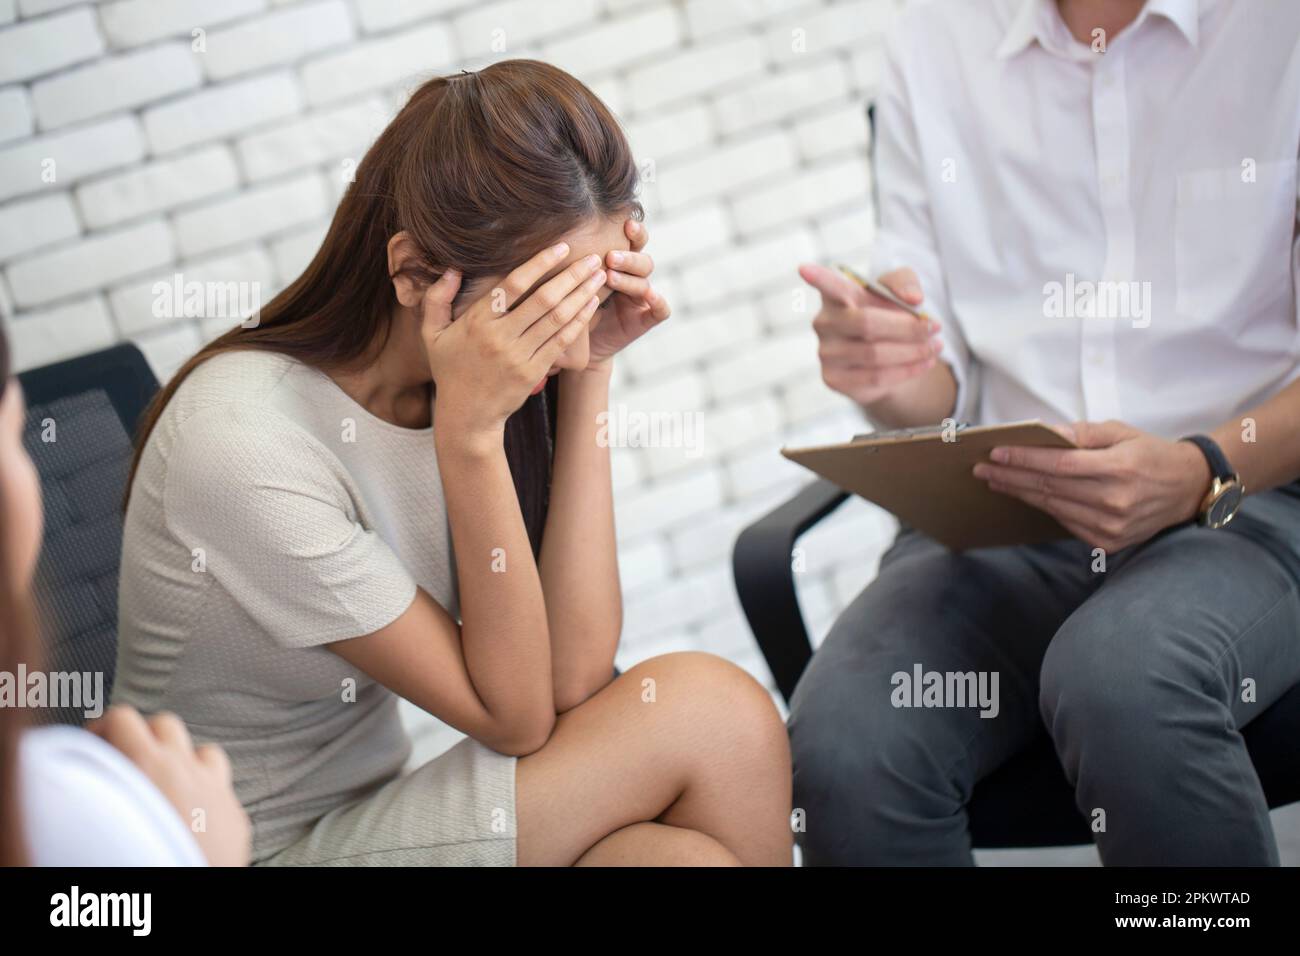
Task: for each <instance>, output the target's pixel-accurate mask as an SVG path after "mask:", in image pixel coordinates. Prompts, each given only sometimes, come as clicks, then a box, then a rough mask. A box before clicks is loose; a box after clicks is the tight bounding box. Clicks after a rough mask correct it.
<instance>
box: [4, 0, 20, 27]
mask: <svg viewBox="0 0 1300 956" xmlns="http://www.w3.org/2000/svg"><path fill="white" fill-rule="evenodd" d="M17 19H18V2H17V0H0V26H5V25H8V24H10V23H13V22H14V21H15V20H17Z"/></svg>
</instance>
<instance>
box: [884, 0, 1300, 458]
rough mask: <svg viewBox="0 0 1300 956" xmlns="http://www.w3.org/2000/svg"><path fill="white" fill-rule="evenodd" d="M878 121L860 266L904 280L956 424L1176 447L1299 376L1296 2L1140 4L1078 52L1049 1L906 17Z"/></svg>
mask: <svg viewBox="0 0 1300 956" xmlns="http://www.w3.org/2000/svg"><path fill="white" fill-rule="evenodd" d="M1103 49H1104V52H1102V50H1103ZM876 129H877V144H876V175H877V182H878V187H877V189H878V194H879V202H880V220H881V223H880V233H879V236H878V240H877V246H876V249H875V252H874V255H873V262H872V267H873V269H874V270H875V271H876V272H884V271H886V270H888V269H891V268H894V267H897V266H900V265H907V266H911V267H912V268H913V269H915V270H916V272H917V274H918V275H919V276H920V278H921V285H922V288H923V290H924V292H925V295H926V300H927V305H926V308H927V309H928V310H930V311H931V312H933V313H934V314H935V316H936V317H937V318H939V319H940V320H941V321H942V322H943V323H944V331H943V339H944V352H943V358H944V359H945V360H946V361H947V362H948V363H949V364H950V365H951V366H952V369H953V373H954V375H955V376H956V378H957V382H958V406H957V412H956V414H957V417H959V418H963V419H967V420H971V421H979V422H985V423H993V422H1003V421H1015V420H1019V419H1026V418H1042V419H1044V420H1046V421H1053V422H1058V421H1072V420H1078V419H1087V420H1094V421H1096V420H1104V419H1109V418H1116V419H1120V420H1123V421H1126V422H1128V423H1130V424H1132V425H1135V426H1137V427H1138V428H1142V429H1146V430H1148V431H1152V432H1154V433H1156V434H1160V435H1164V436H1166V437H1170V438H1174V437H1179V436H1181V435H1184V434H1188V433H1191V432H1200V431H1207V430H1209V429H1210V428H1212V427H1215V426H1218V425H1220V424H1222V423H1223V422H1225V421H1228V420H1230V419H1234V418H1236V417H1238V416H1240V415H1241V414H1242V413H1243V412H1244V411H1245V410H1246V409H1248V408H1250V407H1252V406H1253V405H1256V404H1258V403H1260V402H1261V401H1263V400H1264V399H1266V398H1268V397H1269V396H1271V395H1273V394H1274V393H1276V392H1277V391H1279V390H1280V389H1281V388H1282V387H1283V386H1285V385H1286V384H1287V383H1288V382H1290V381H1291V380H1293V379H1295V378H1297V377H1300V329H1298V328H1297V321H1296V313H1297V300H1296V288H1297V275H1298V274H1300V242H1297V221H1298V208H1300V198H1298V195H1297V178H1296V160H1297V156H1298V155H1300V2H1297V0H1251V2H1239V0H1148V3H1147V4H1146V6H1145V8H1144V9H1143V10H1142V12H1141V14H1140V15H1139V17H1138V18H1137V19H1136V20H1135V21H1134V22H1133V23H1132V24H1131V25H1130V26H1129V27H1127V28H1126V29H1124V30H1123V31H1122V32H1121V33H1120V34H1118V35H1117V36H1111V37H1104V36H1100V35H1094V39H1093V42H1092V43H1091V44H1083V43H1080V42H1079V41H1078V40H1076V39H1075V38H1074V37H1073V36H1072V35H1071V34H1070V31H1069V29H1068V28H1067V27H1066V25H1065V23H1064V21H1063V20H1062V19H1061V16H1060V12H1059V10H1058V9H1057V6H1056V3H1055V2H1054V0H936V2H933V3H926V4H916V5H914V6H911V7H909V8H908V9H907V10H906V11H905V12H904V13H903V14H902V15H901V16H900V18H899V20H898V22H897V24H896V27H895V30H894V32H893V35H892V36H891V39H890V43H889V50H888V67H887V70H886V77H885V81H884V84H883V87H882V92H881V96H880V98H879V100H878V102H877V107H876Z"/></svg>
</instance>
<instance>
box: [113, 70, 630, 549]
mask: <svg viewBox="0 0 1300 956" xmlns="http://www.w3.org/2000/svg"><path fill="white" fill-rule="evenodd" d="M636 183H637V175H636V163H635V161H634V159H633V157H632V152H631V150H630V149H629V148H628V144H627V140H626V139H625V138H624V136H623V133H622V131H621V130H620V129H619V126H618V123H617V121H616V120H615V119H614V116H613V114H611V113H610V112H609V110H608V109H607V108H606V106H605V105H604V104H603V103H602V102H601V101H600V100H599V99H598V98H597V97H596V95H595V94H594V93H592V92H591V90H589V89H587V87H586V86H584V85H583V84H582V83H580V82H579V81H578V80H576V79H574V78H573V77H572V76H570V75H569V74H567V73H565V72H564V71H563V70H560V69H558V68H556V67H553V66H550V65H549V64H546V63H540V62H537V61H534V60H505V61H502V62H500V63H495V64H493V65H491V66H489V67H486V68H484V69H482V70H480V71H478V72H476V73H464V72H462V73H458V74H456V75H454V76H444V77H439V78H437V79H433V80H430V81H428V82H427V83H425V84H424V85H422V86H421V87H420V88H419V89H417V90H416V91H415V93H414V94H413V95H412V96H411V98H410V100H409V101H408V102H407V103H406V105H405V106H404V107H402V109H401V111H400V112H399V113H398V114H397V116H396V117H395V118H394V119H393V121H392V122H391V123H390V124H389V125H388V127H387V128H386V129H385V130H384V131H383V132H382V133H380V134H379V138H378V139H377V140H376V141H375V143H374V145H373V146H371V147H370V149H369V151H368V152H367V153H366V155H365V157H364V158H363V159H362V161H361V163H360V164H359V165H358V166H357V169H356V177H355V180H354V181H353V182H352V183H351V184H350V185H349V186H348V188H347V191H346V192H345V193H344V195H343V199H342V201H341V202H340V203H339V207H338V209H337V210H336V211H335V213H334V220H333V222H332V223H331V225H330V228H329V232H328V233H327V234H326V236H325V239H324V241H323V242H322V243H321V247H320V249H319V250H318V251H317V253H316V256H315V258H313V259H312V261H311V263H310V264H309V265H308V266H307V268H306V269H305V270H304V271H303V273H302V275H300V276H299V277H298V278H297V279H296V280H294V282H293V283H291V284H290V285H289V286H288V288H286V289H285V290H284V291H283V292H281V293H280V294H279V295H277V296H276V297H275V298H274V299H272V300H271V302H270V303H268V304H267V306H266V307H265V308H264V309H262V312H261V316H260V322H259V324H258V326H257V327H256V328H250V329H244V328H235V329H232V330H231V331H229V332H227V333H226V334H224V335H222V336H220V337H219V338H217V339H215V340H214V341H212V342H210V343H209V344H208V345H206V346H204V347H203V348H202V349H200V350H199V352H198V354H196V355H195V356H194V357H193V358H191V359H190V360H189V361H188V362H186V363H185V365H183V366H182V367H181V369H180V370H179V371H178V372H177V373H176V375H175V376H174V377H173V378H172V380H171V382H170V383H169V384H168V385H167V386H166V387H165V388H164V389H163V390H162V391H161V392H160V393H159V394H158V396H157V397H156V398H155V399H154V401H153V403H152V404H151V405H150V406H149V409H148V410H147V411H146V412H145V415H144V418H143V421H142V424H141V429H140V434H139V436H138V440H137V444H136V452H135V460H134V461H133V462H132V465H131V475H132V478H134V475H135V469H136V467H137V466H138V464H139V461H140V455H141V453H142V451H143V449H144V445H145V442H146V441H147V439H148V437H149V433H150V432H151V431H152V430H153V427H154V426H155V425H156V424H157V421H158V417H159V415H160V414H161V413H162V410H163V408H164V407H166V405H167V403H168V402H169V401H170V400H171V398H172V396H173V395H174V394H176V389H177V387H178V386H179V385H180V383H181V382H183V381H184V380H185V377H186V376H187V375H189V374H190V372H192V371H193V370H194V369H195V368H196V367H197V366H198V365H199V364H200V363H202V362H204V361H206V360H207V359H209V358H211V357H212V356H214V355H218V354H220V353H223V352H230V351H234V350H237V349H265V350H267V351H272V352H279V353H282V354H284V355H288V356H291V357H293V358H296V359H298V360H300V361H302V362H304V363H306V364H307V365H310V366H312V367H314V368H317V369H320V370H322V371H326V372H329V371H331V370H336V369H347V368H354V367H357V366H359V365H361V364H363V363H365V362H367V361H369V360H370V359H371V358H372V357H373V356H374V355H375V354H376V353H377V351H378V350H379V349H381V348H382V347H383V345H384V343H385V342H386V341H387V337H388V334H389V325H390V323H391V320H392V313H393V310H394V307H395V304H396V298H395V293H394V291H393V284H392V276H390V275H389V273H388V240H389V239H390V238H391V237H393V236H394V235H396V234H397V233H399V232H406V233H408V234H409V235H410V237H411V238H412V239H413V240H414V242H415V244H416V245H417V246H418V248H419V249H420V251H421V253H422V257H421V261H420V262H419V263H418V264H414V265H411V266H407V267H404V268H403V269H402V270H401V271H402V272H405V273H408V274H410V275H412V276H413V277H414V278H416V279H417V280H418V281H419V282H420V283H423V284H427V283H432V282H434V281H436V280H437V278H438V277H439V276H440V275H441V274H442V273H443V272H444V271H445V270H447V269H453V268H454V269H458V270H460V271H461V273H462V274H463V279H462V283H461V290H462V293H463V290H465V289H466V288H468V286H469V285H470V283H472V282H473V281H474V280H475V279H477V278H481V277H489V276H496V275H503V274H505V273H507V272H509V271H511V270H512V269H514V268H515V267H516V266H518V265H520V264H521V263H523V262H524V261H526V260H527V259H529V258H531V257H532V256H533V255H535V254H536V253H538V252H540V251H541V250H542V249H544V248H546V246H548V245H551V244H552V243H554V242H556V241H557V240H558V239H559V238H560V237H561V236H563V235H564V234H565V233H567V232H569V231H571V230H573V229H575V228H577V227H580V226H581V225H583V224H584V223H586V222H587V221H589V220H590V219H591V218H593V217H596V216H606V217H614V216H623V217H627V216H632V217H636V218H640V217H641V215H642V211H641V206H640V204H639V203H638V202H637V200H636ZM434 387H435V388H436V387H437V382H435V383H434ZM556 388H557V386H556V385H555V382H554V380H552V381H551V382H550V383H548V385H547V388H546V389H545V390H544V391H543V392H542V393H540V394H538V395H535V396H533V397H531V398H529V399H528V401H526V402H525V403H524V405H523V406H522V407H521V408H520V409H519V410H518V411H517V412H516V413H515V414H514V415H512V416H511V417H510V419H509V420H508V421H507V423H506V437H505V450H506V455H507V458H508V459H509V462H510V470H511V474H512V476H513V478H514V483H515V491H516V494H517V495H518V497H519V503H520V507H521V510H522V512H523V516H524V523H525V525H526V527H527V528H528V535H529V538H530V540H531V542H532V546H533V550H534V552H535V553H536V552H537V551H538V550H539V549H540V547H541V534H542V528H543V525H544V523H545V518H546V507H547V502H548V498H549V489H550V471H551V459H552V452H553V442H554V427H555V426H554V405H555V401H556ZM129 488H130V484H129V483H128V490H129Z"/></svg>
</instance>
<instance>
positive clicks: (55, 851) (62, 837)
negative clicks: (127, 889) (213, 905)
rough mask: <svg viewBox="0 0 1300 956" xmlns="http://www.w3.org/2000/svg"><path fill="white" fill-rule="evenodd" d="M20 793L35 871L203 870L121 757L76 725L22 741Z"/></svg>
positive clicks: (155, 796) (180, 828) (159, 801)
mask: <svg viewBox="0 0 1300 956" xmlns="http://www.w3.org/2000/svg"><path fill="white" fill-rule="evenodd" d="M20 754H21V758H20V760H21V763H20V768H19V770H20V776H19V794H20V799H21V806H22V821H23V830H24V834H25V836H26V838H27V839H26V842H27V850H28V853H29V854H30V858H31V862H32V863H33V864H34V865H35V866H78V867H84V866H206V865H207V861H206V860H205V859H204V857H203V853H202V851H201V850H200V849H199V845H198V843H197V842H196V841H195V839H194V835H193V834H192V833H191V832H190V831H189V829H188V828H187V827H186V825H185V821H184V820H183V819H182V818H181V816H180V814H179V813H177V812H176V809H175V808H174V807H173V806H172V805H171V804H170V803H168V802H167V798H166V797H164V796H163V795H162V793H161V792H160V791H159V790H158V788H157V787H155V786H154V785H153V783H152V782H151V781H150V780H149V778H148V777H146V776H145V775H144V774H143V773H141V772H140V770H139V769H138V768H137V767H136V766H135V764H133V763H131V761H130V760H128V759H127V758H126V757H124V756H123V755H122V754H121V753H119V752H118V751H117V750H116V749H114V748H113V747H112V746H111V745H109V744H107V743H105V742H104V741H102V740H100V739H99V738H98V737H96V736H95V735H94V734H91V733H88V732H86V731H84V730H79V729H77V728H74V727H40V728H36V729H33V730H28V731H26V732H25V733H24V734H23V735H22V740H21V747H20Z"/></svg>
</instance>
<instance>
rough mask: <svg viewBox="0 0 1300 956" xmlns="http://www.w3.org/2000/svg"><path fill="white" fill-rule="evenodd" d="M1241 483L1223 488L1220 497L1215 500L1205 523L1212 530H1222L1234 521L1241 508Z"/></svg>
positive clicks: (1206, 515) (1234, 483) (1208, 511)
mask: <svg viewBox="0 0 1300 956" xmlns="http://www.w3.org/2000/svg"><path fill="white" fill-rule="evenodd" d="M1241 495H1242V489H1241V483H1240V482H1237V481H1234V482H1231V483H1229V484H1227V485H1224V486H1223V490H1222V491H1221V492H1220V494H1219V497H1217V498H1215V499H1214V501H1213V502H1212V503H1211V504H1210V507H1209V508H1208V509H1207V510H1206V513H1205V523H1206V524H1207V525H1209V526H1210V527H1211V528H1222V527H1223V526H1224V525H1225V524H1227V523H1228V522H1229V521H1231V520H1232V518H1233V515H1235V514H1236V513H1237V509H1238V508H1239V507H1241Z"/></svg>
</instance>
